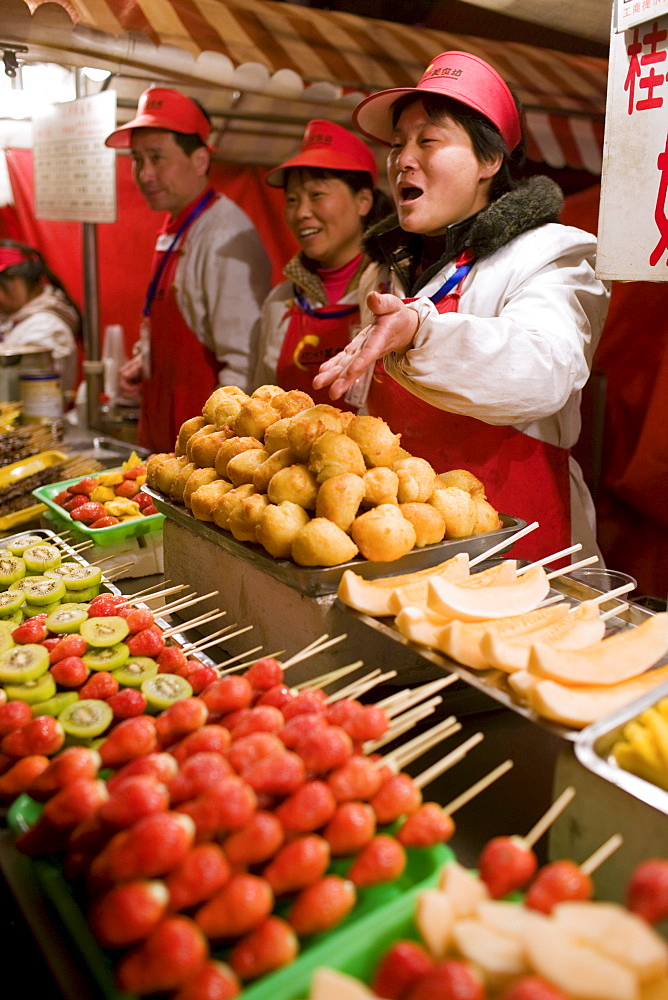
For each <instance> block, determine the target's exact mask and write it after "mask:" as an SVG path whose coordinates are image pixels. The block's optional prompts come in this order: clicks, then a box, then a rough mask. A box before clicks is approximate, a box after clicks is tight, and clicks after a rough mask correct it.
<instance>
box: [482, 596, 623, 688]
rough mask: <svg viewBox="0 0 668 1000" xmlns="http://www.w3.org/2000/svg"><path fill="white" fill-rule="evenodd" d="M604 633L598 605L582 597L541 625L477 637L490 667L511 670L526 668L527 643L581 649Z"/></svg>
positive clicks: (486, 633) (487, 633)
mask: <svg viewBox="0 0 668 1000" xmlns="http://www.w3.org/2000/svg"><path fill="white" fill-rule="evenodd" d="M604 635H605V622H604V621H603V620H602V619H601V618H600V617H599V612H598V607H597V606H596V605H595V604H592V603H591V602H590V601H585V602H584V603H583V604H580V605H578V607H577V608H575V610H573V611H571V612H570V613H569V614H567V615H563V616H562V617H561V618H560V619H559V620H558V621H556V622H553V623H551V624H550V625H547V626H546V627H545V628H539V629H535V630H534V631H532V632H525V633H523V634H522V635H515V636H513V635H510V636H508V637H506V636H503V635H498V634H496V633H495V632H491V631H489V632H485V634H484V635H483V637H482V639H481V640H480V652H481V654H482V656H483V658H484V659H485V660H487V662H488V663H489V664H490V665H491V666H492V667H497V668H498V669H499V670H503V671H505V672H506V673H513V672H514V671H515V670H526V669H527V667H528V666H529V656H530V653H531V646H532V645H533V643H535V642H540V643H542V644H543V645H547V646H551V647H552V648H553V649H581V648H583V647H584V646H589V645H592V644H593V643H595V642H599V641H600V640H601V639H602V638H603V636H604Z"/></svg>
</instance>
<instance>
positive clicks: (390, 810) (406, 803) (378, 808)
mask: <svg viewBox="0 0 668 1000" xmlns="http://www.w3.org/2000/svg"><path fill="white" fill-rule="evenodd" d="M421 804H422V792H421V791H420V789H419V788H418V787H417V785H416V784H415V782H414V781H413V779H412V778H411V777H410V775H408V774H404V773H403V772H400V773H399V774H393V775H392V777H391V778H388V779H387V781H384V782H383V784H382V785H381V787H380V791H378V792H377V793H376V794H375V795H374V797H373V798H372V799H371V808H372V809H373V811H374V812H375V814H376V818H377V819H378V822H379V823H393V822H394V821H395V820H397V819H399V817H400V816H408V815H410V813H412V812H415V810H416V809H418V808H419V807H420V805H421Z"/></svg>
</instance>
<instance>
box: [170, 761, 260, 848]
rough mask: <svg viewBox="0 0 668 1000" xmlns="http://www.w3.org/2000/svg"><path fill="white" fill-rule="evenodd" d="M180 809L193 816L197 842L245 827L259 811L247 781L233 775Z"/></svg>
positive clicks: (179, 809) (183, 804)
mask: <svg viewBox="0 0 668 1000" xmlns="http://www.w3.org/2000/svg"><path fill="white" fill-rule="evenodd" d="M177 808H178V812H180V813H185V814H186V815H188V816H190V817H192V819H193V821H194V823H195V826H196V829H197V839H198V840H206V839H209V838H211V837H214V836H218V835H220V834H221V833H225V832H227V831H228V830H238V829H240V827H242V826H245V825H246V823H248V822H249V821H250V819H251V817H252V816H253V814H254V812H255V810H256V809H257V798H256V796H255V793H254V792H253V789H252V788H250V786H249V785H247V784H246V782H245V781H242V780H241V778H237V777H235V776H234V775H230V776H228V777H226V778H222V779H221V780H220V781H218V782H216V784H215V785H214V786H213V787H211V788H208V789H207V790H206V791H204V792H202V794H201V795H198V796H197V797H196V798H194V799H190V800H189V801H188V802H184V803H182V804H181V805H179V806H178V807H177Z"/></svg>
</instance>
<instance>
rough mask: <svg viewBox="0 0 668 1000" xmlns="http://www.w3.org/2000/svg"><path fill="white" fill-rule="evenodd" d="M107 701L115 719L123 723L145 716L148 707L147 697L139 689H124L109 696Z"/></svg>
mask: <svg viewBox="0 0 668 1000" xmlns="http://www.w3.org/2000/svg"><path fill="white" fill-rule="evenodd" d="M105 701H106V702H107V704H108V705H109V708H110V709H111V710H112V712H113V713H114V719H118V720H121V721H122V720H124V719H134V718H135V716H138V715H143V714H144V712H145V711H146V708H147V705H148V699H147V698H146V695H145V694H144V693H143V692H142V691H139V690H137V688H122V689H121V690H120V691H116V692H115V693H114V694H110V695H108V696H107V698H106V699H105Z"/></svg>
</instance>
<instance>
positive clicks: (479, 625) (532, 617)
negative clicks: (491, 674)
mask: <svg viewBox="0 0 668 1000" xmlns="http://www.w3.org/2000/svg"><path fill="white" fill-rule="evenodd" d="M569 607H570V606H569V605H568V604H566V602H561V603H559V604H551V605H549V606H548V607H546V608H536V609H534V610H533V611H528V612H527V613H526V614H523V615H510V616H509V617H507V618H496V619H494V620H491V619H490V620H486V621H481V622H462V621H451V622H450V624H448V625H446V626H445V628H444V629H443V630H442V632H441V634H440V637H439V643H438V647H437V648H438V649H440V650H441V652H442V653H446V654H447V655H448V656H450V657H452V659H453V660H457V662H458V663H463V664H464V666H466V667H471V668H472V669H473V670H486V669H487V668H488V667H489V666H490V664H489V663H488V662H487V660H486V659H485V657H484V656H483V655H482V653H481V650H480V642H481V639H482V637H483V636H484V635H485V634H488V633H489V632H494V634H495V635H505V636H510V635H521V634H523V633H524V632H532V631H533V630H534V629H538V628H543V627H545V626H547V625H551V624H552V623H553V622H556V621H558V620H559V619H561V618H563V617H564V615H565V614H567V612H568V610H569ZM432 613H433V612H432Z"/></svg>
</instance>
